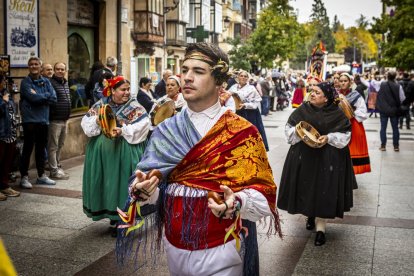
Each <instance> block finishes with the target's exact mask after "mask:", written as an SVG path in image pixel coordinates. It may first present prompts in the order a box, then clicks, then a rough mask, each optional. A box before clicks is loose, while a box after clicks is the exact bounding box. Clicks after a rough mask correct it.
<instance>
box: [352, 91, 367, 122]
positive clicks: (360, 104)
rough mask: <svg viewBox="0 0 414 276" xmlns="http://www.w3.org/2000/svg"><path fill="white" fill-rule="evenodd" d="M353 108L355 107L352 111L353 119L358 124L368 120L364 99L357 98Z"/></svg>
mask: <svg viewBox="0 0 414 276" xmlns="http://www.w3.org/2000/svg"><path fill="white" fill-rule="evenodd" d="M354 107H355V111H354V114H355V119H356V120H357V121H358V122H363V121H365V120H366V119H368V113H367V106H366V104H365V101H364V98H362V97H359V98H358V100H357V101H356V103H355V105H354Z"/></svg>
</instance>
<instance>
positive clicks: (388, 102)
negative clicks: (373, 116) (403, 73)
mask: <svg viewBox="0 0 414 276" xmlns="http://www.w3.org/2000/svg"><path fill="white" fill-rule="evenodd" d="M396 76H397V73H396V72H395V71H390V72H388V75H387V78H388V79H387V81H384V82H382V83H381V86H380V89H379V91H378V96H377V103H376V109H377V110H378V111H379V113H380V120H381V130H380V138H381V147H380V150H381V151H385V150H386V148H385V146H386V144H387V124H388V119H390V122H391V127H392V141H393V145H394V151H399V150H400V148H399V140H400V131H399V130H398V114H397V113H398V109H399V107H400V105H401V103H402V102H403V101H404V100H405V95H404V91H403V89H402V87H401V85H399V84H398V83H397V82H396V81H395V77H396Z"/></svg>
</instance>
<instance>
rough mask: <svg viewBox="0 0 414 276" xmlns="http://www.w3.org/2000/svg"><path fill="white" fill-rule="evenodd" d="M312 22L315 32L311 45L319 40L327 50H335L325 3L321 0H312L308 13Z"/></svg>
mask: <svg viewBox="0 0 414 276" xmlns="http://www.w3.org/2000/svg"><path fill="white" fill-rule="evenodd" d="M310 17H311V20H312V24H313V25H314V26H315V29H316V33H315V34H314V36H313V38H312V43H311V45H316V44H317V43H318V42H319V40H322V42H323V43H324V44H325V47H326V50H327V51H328V52H331V53H332V52H334V51H335V38H334V36H333V34H332V30H331V28H330V24H329V17H328V15H327V13H326V8H325V5H324V4H323V2H322V0H314V3H313V4H312V13H311V15H310Z"/></svg>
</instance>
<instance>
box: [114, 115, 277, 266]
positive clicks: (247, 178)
mask: <svg viewBox="0 0 414 276" xmlns="http://www.w3.org/2000/svg"><path fill="white" fill-rule="evenodd" d="M137 169H139V170H141V171H143V172H145V173H148V172H149V171H150V170H152V169H158V170H160V171H161V173H162V175H163V179H164V182H163V183H162V184H161V185H160V190H161V191H160V198H161V199H160V208H159V211H158V213H157V214H156V217H157V218H156V219H155V223H156V224H157V225H158V228H159V231H158V240H159V238H160V237H161V234H162V227H163V224H164V222H165V218H166V217H169V216H170V215H169V214H168V210H166V209H164V207H165V205H164V204H165V202H164V200H165V198H166V197H165V193H166V190H167V188H166V187H167V186H168V183H179V184H182V185H184V186H186V187H189V188H199V189H204V190H212V191H216V192H220V191H221V190H220V188H219V186H220V185H227V186H229V187H230V188H231V189H232V190H233V191H234V192H237V191H240V190H242V189H246V188H251V189H255V190H257V191H259V192H260V193H262V194H263V195H264V196H265V198H266V199H267V202H268V204H269V207H270V210H271V211H272V213H273V222H274V224H272V225H271V227H270V228H269V234H270V233H273V232H277V233H278V234H279V235H280V236H281V231H280V224H279V218H278V214H277V210H276V184H275V183H274V181H273V176H272V170H271V167H270V165H269V162H268V159H267V155H266V150H265V147H264V144H263V140H262V138H261V135H260V133H259V132H258V130H257V128H256V127H255V126H253V125H252V124H251V123H249V122H248V121H247V120H245V119H243V118H242V117H240V116H238V115H236V114H234V113H233V112H230V111H227V112H226V113H225V114H223V115H222V117H221V118H220V119H219V121H218V122H217V123H216V124H215V125H214V126H213V128H212V129H211V130H210V131H209V132H208V133H207V134H206V135H205V136H204V137H203V138H201V136H200V134H199V133H198V132H197V130H196V128H195V127H194V125H193V124H192V122H191V121H190V119H189V118H188V114H187V112H186V111H185V110H184V111H183V112H181V113H178V114H177V115H176V116H174V117H172V118H170V119H167V120H166V121H164V122H163V123H161V124H160V125H159V126H158V127H157V128H156V129H155V131H154V133H153V134H152V136H151V139H150V141H149V145H148V147H147V149H146V151H145V153H144V156H143V158H142V159H141V162H140V163H139V164H138V165H137ZM134 179H135V176H134V175H133V176H131V179H130V183H132V182H133V181H134ZM184 194H185V193H184ZM131 201H133V199H132V198H130V199H129V201H128V204H127V206H128V205H129V203H130V202H131ZM189 201H191V199H189ZM188 209H191V208H188ZM208 211H209V210H208ZM209 212H211V211H209ZM199 215H200V216H201V217H203V216H204V215H202V214H199ZM185 216H186V215H185ZM146 219H147V218H146ZM189 220H191V218H190V219H189ZM205 223H208V222H205ZM202 227H205V224H204V225H201V224H200V228H202ZM184 228H186V226H183V233H182V236H183V239H187V238H193V237H192V236H193V235H194V234H192V233H189V232H188V230H189V229H184ZM122 231H124V230H122ZM135 232H139V233H138V235H146V234H147V233H148V232H147V230H146V229H144V230H142V229H139V231H135ZM124 233H125V232H124ZM120 234H122V233H120ZM190 236H191V237H190ZM144 239H145V238H144ZM128 240H130V242H132V240H133V238H128V239H124V240H123V238H122V237H121V238H120V239H119V240H118V243H117V255H118V261H119V262H121V263H122V262H123V261H124V257H125V256H126V255H128V252H122V251H123V249H122V248H126V249H128V248H129V249H132V246H131V245H130V244H126V243H129V242H128ZM137 252H138V250H137V251H136V252H135V254H138V253H137ZM151 254H153V252H152V253H151ZM135 258H137V256H135Z"/></svg>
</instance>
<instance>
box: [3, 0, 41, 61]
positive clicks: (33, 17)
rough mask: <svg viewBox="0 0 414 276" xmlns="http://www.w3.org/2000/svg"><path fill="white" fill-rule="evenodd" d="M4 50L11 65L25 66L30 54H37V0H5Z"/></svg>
mask: <svg viewBox="0 0 414 276" xmlns="http://www.w3.org/2000/svg"><path fill="white" fill-rule="evenodd" d="M5 10H6V51H7V54H8V55H10V66H11V67H27V61H28V60H29V58H30V57H32V56H39V2H38V0H5Z"/></svg>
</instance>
